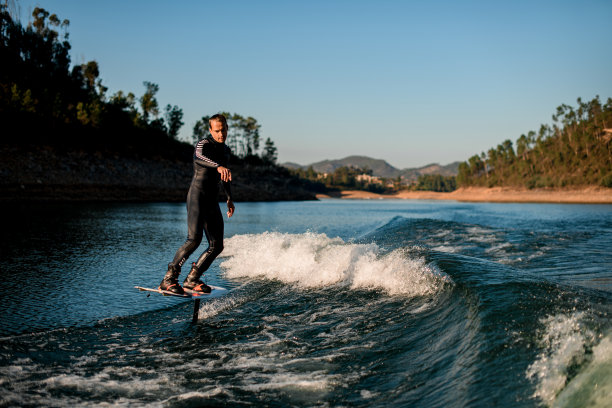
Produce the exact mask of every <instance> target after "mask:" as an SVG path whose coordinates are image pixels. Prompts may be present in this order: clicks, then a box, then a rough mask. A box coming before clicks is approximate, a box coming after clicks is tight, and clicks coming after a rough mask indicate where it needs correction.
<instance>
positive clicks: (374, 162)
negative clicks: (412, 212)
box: [282, 156, 459, 182]
mask: <svg viewBox="0 0 612 408" xmlns="http://www.w3.org/2000/svg"><path fill="white" fill-rule="evenodd" d="M282 166H285V167H287V168H289V169H303V170H306V169H308V168H309V167H311V166H312V168H313V170H314V171H316V172H317V173H333V172H334V171H335V170H336V169H338V168H340V167H358V168H362V169H363V168H368V169H370V170H372V175H373V176H376V177H385V178H396V177H398V176H400V177H402V179H403V181H404V182H414V181H417V179H418V178H419V176H421V175H426V174H440V175H442V176H456V175H457V170H458V168H459V162H453V163H450V164H447V165H445V166H442V165H440V164H437V163H434V164H428V165H426V166H423V167H416V168H407V169H401V170H400V169H397V168H395V167H393V166H392V165H390V164H389V163H387V162H386V161H385V160H381V159H373V158H370V157H367V156H348V157H345V158H343V159H335V160H323V161H320V162H316V163H312V164H308V165H300V164H297V163H289V162H288V163H283V164H282Z"/></svg>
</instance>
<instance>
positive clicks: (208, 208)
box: [169, 136, 232, 272]
mask: <svg viewBox="0 0 612 408" xmlns="http://www.w3.org/2000/svg"><path fill="white" fill-rule="evenodd" d="M230 154H231V150H230V148H229V147H228V146H227V145H226V144H225V143H219V142H217V141H215V140H214V139H213V138H212V137H210V136H209V137H208V138H206V139H202V140H200V141H199V142H198V144H197V145H196V148H195V151H194V154H193V178H192V179H191V186H190V187H189V193H188V194H187V230H188V232H187V241H185V243H184V244H183V246H181V247H180V248H179V250H178V251H176V255H174V259H173V260H172V263H171V264H170V265H169V266H174V267H176V268H178V269H179V270H180V267H181V266H183V264H184V263H185V260H187V258H189V256H190V255H191V254H192V253H193V252H194V251H195V250H196V248H197V247H198V246H199V245H200V243H201V242H202V238H203V233H205V234H206V239H207V240H208V249H207V250H206V251H205V252H204V253H203V254H202V255H201V256H200V257H199V258H198V260H197V262H195V267H196V268H197V269H198V271H201V272H204V271H205V270H206V269H208V267H209V266H210V264H211V263H212V261H214V260H215V258H216V257H217V255H219V254H220V253H221V251H223V217H222V215H221V210H220V209H219V202H218V194H219V181H220V180H221V175H220V174H219V172H218V171H217V168H218V167H219V166H223V167H227V165H228V164H229V159H230ZM222 184H223V189H224V190H225V194H226V195H227V199H228V201H230V200H232V191H231V184H230V182H225V181H223V182H222Z"/></svg>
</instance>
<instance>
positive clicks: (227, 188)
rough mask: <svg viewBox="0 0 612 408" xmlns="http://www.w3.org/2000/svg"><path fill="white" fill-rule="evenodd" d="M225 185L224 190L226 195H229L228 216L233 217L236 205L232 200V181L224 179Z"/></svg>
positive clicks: (223, 183)
mask: <svg viewBox="0 0 612 408" xmlns="http://www.w3.org/2000/svg"><path fill="white" fill-rule="evenodd" d="M221 184H222V185H223V190H224V191H225V195H226V196H227V217H228V218H231V216H232V215H234V211H235V210H236V207H235V206H234V200H232V183H230V182H229V181H223V182H222V183H221Z"/></svg>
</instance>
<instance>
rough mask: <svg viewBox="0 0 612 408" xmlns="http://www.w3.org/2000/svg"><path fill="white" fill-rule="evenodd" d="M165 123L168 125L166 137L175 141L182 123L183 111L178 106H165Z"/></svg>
mask: <svg viewBox="0 0 612 408" xmlns="http://www.w3.org/2000/svg"><path fill="white" fill-rule="evenodd" d="M166 123H167V124H168V137H169V138H171V139H176V138H177V137H178V132H179V130H180V129H181V127H182V126H183V125H184V124H185V123H184V122H183V110H182V109H181V108H179V107H178V106H176V105H174V106H172V105H170V104H168V105H166Z"/></svg>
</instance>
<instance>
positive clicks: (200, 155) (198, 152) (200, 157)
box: [193, 139, 219, 167]
mask: <svg viewBox="0 0 612 408" xmlns="http://www.w3.org/2000/svg"><path fill="white" fill-rule="evenodd" d="M205 143H208V142H207V141H206V139H202V140H200V141H199V142H198V144H197V145H196V148H195V152H194V155H193V156H194V157H193V158H194V160H195V161H196V162H197V163H198V164H201V165H203V166H206V167H219V163H217V162H215V161H213V160H211V159H209V158H208V157H206V156H204V144H205Z"/></svg>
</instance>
